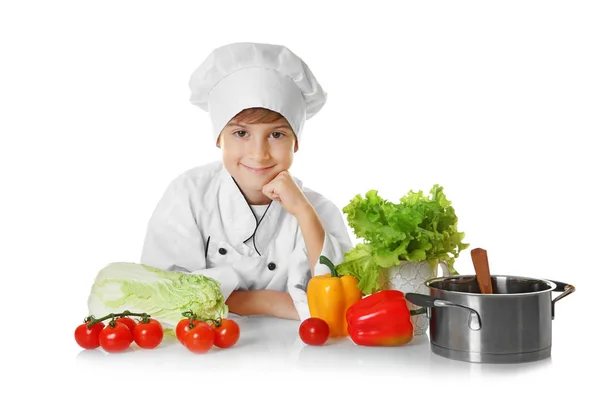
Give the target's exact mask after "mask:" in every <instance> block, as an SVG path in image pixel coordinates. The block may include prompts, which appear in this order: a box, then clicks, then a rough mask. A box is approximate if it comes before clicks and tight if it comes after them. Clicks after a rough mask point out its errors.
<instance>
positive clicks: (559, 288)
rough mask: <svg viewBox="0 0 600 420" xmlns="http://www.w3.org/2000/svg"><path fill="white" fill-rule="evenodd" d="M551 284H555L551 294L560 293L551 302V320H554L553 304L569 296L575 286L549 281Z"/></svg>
mask: <svg viewBox="0 0 600 420" xmlns="http://www.w3.org/2000/svg"><path fill="white" fill-rule="evenodd" d="M550 281H551V282H552V283H554V284H556V289H554V290H553V292H562V293H561V294H560V295H558V296H557V297H556V298H555V299H553V300H552V319H554V304H555V303H556V302H557V301H559V300H561V299H562V298H564V297H565V296H568V295H570V294H571V293H573V292H574V291H575V286H573V285H571V284H567V283H563V282H560V281H554V280H550Z"/></svg>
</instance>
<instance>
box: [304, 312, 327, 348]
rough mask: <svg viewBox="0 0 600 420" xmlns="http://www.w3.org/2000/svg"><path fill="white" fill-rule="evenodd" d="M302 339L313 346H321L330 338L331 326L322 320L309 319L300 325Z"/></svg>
mask: <svg viewBox="0 0 600 420" xmlns="http://www.w3.org/2000/svg"><path fill="white" fill-rule="evenodd" d="M299 334H300V339H301V340H302V341H303V342H304V343H306V344H309V345H311V346H320V345H322V344H325V342H327V339H328V338H329V325H328V324H327V322H325V321H324V320H323V319H321V318H315V317H313V318H308V319H305V320H304V321H303V322H302V324H300V329H299Z"/></svg>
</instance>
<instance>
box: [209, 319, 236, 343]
mask: <svg viewBox="0 0 600 420" xmlns="http://www.w3.org/2000/svg"><path fill="white" fill-rule="evenodd" d="M213 330H214V331H215V346H217V347H220V348H222V349H226V348H229V347H231V346H233V345H234V344H235V343H237V341H238V339H239V338H240V326H239V325H238V323H237V322H235V321H234V320H232V319H223V320H221V326H219V327H217V326H215V325H213Z"/></svg>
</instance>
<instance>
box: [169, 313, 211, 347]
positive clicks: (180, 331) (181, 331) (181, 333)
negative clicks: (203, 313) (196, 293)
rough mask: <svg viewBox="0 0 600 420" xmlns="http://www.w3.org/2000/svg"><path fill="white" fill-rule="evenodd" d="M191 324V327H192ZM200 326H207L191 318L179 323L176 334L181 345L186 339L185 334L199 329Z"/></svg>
mask: <svg viewBox="0 0 600 420" xmlns="http://www.w3.org/2000/svg"><path fill="white" fill-rule="evenodd" d="M190 323H191V325H190ZM200 324H204V325H206V323H205V322H202V321H198V320H194V321H191V320H190V319H189V318H184V319H182V320H181V321H179V322H178V323H177V327H176V328H175V334H176V335H177V339H178V340H179V342H180V343H181V344H184V343H183V339H184V338H185V334H186V333H187V332H188V331H189V330H191V329H192V328H195V327H197V326H198V325H200Z"/></svg>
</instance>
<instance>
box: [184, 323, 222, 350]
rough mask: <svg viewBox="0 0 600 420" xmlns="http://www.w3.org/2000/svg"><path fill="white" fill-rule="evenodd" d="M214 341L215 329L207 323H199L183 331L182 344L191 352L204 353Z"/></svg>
mask: <svg viewBox="0 0 600 420" xmlns="http://www.w3.org/2000/svg"><path fill="white" fill-rule="evenodd" d="M214 343H215V331H214V330H213V329H212V327H211V326H210V325H208V324H204V323H203V324H200V325H197V326H196V327H194V328H192V329H191V330H189V331H188V332H187V333H185V337H184V338H183V344H184V345H185V346H186V347H187V349H188V350H189V351H191V352H192V353H206V352H207V351H209V350H210V349H211V348H212V346H213V344H214Z"/></svg>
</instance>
